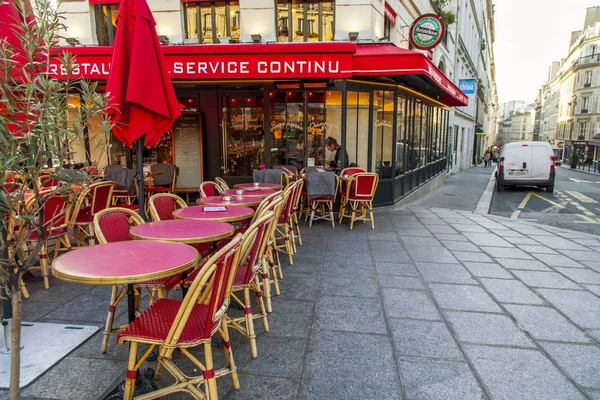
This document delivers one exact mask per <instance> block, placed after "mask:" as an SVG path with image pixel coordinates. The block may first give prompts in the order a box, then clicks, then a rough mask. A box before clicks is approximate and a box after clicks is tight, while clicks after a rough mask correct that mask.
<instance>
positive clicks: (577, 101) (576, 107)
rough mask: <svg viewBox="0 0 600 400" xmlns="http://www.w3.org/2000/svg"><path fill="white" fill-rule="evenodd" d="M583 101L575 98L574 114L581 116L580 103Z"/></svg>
mask: <svg viewBox="0 0 600 400" xmlns="http://www.w3.org/2000/svg"><path fill="white" fill-rule="evenodd" d="M582 101H583V100H581V97H576V98H575V102H576V103H577V105H576V106H575V114H581V102H582Z"/></svg>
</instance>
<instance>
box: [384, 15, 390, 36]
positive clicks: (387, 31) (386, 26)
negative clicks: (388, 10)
mask: <svg viewBox="0 0 600 400" xmlns="http://www.w3.org/2000/svg"><path fill="white" fill-rule="evenodd" d="M391 35H392V22H391V21H390V19H389V18H388V17H386V16H385V15H384V16H383V37H384V38H387V40H390V38H391V37H392V36H391Z"/></svg>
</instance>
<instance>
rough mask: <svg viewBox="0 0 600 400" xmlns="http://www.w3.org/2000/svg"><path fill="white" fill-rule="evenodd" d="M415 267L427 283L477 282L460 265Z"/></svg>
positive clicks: (417, 264) (422, 264)
mask: <svg viewBox="0 0 600 400" xmlns="http://www.w3.org/2000/svg"><path fill="white" fill-rule="evenodd" d="M415 266H416V267H417V269H418V270H419V272H420V273H421V275H422V276H423V279H424V280H425V281H427V282H444V283H471V284H476V283H477V282H476V281H475V280H474V279H473V277H472V276H471V274H469V272H468V271H467V270H466V269H465V268H464V267H463V266H462V265H460V264H429V263H420V262H418V263H415Z"/></svg>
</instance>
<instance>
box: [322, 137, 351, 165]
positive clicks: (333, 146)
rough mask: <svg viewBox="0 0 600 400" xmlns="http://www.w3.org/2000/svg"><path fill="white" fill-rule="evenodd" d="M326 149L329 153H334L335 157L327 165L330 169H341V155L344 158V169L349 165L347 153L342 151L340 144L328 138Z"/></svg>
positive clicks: (344, 150)
mask: <svg viewBox="0 0 600 400" xmlns="http://www.w3.org/2000/svg"><path fill="white" fill-rule="evenodd" d="M327 148H328V149H329V151H332V152H333V151H335V156H333V160H331V162H330V164H329V167H330V168H332V169H336V168H341V166H342V164H341V161H342V160H341V158H342V154H343V157H344V167H347V166H348V165H349V158H348V152H347V151H346V149H342V146H340V144H339V143H338V141H337V140H336V139H335V138H332V137H329V138H328V139H327Z"/></svg>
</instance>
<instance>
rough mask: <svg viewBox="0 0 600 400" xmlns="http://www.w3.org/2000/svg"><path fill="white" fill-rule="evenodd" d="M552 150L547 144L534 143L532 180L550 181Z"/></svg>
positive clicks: (532, 146) (531, 169)
mask: <svg viewBox="0 0 600 400" xmlns="http://www.w3.org/2000/svg"><path fill="white" fill-rule="evenodd" d="M553 154H554V153H553V152H552V148H551V147H550V146H549V145H547V144H545V143H542V142H540V143H532V145H531V168H530V175H531V179H535V180H547V179H550V170H551V167H550V156H551V155H553Z"/></svg>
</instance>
